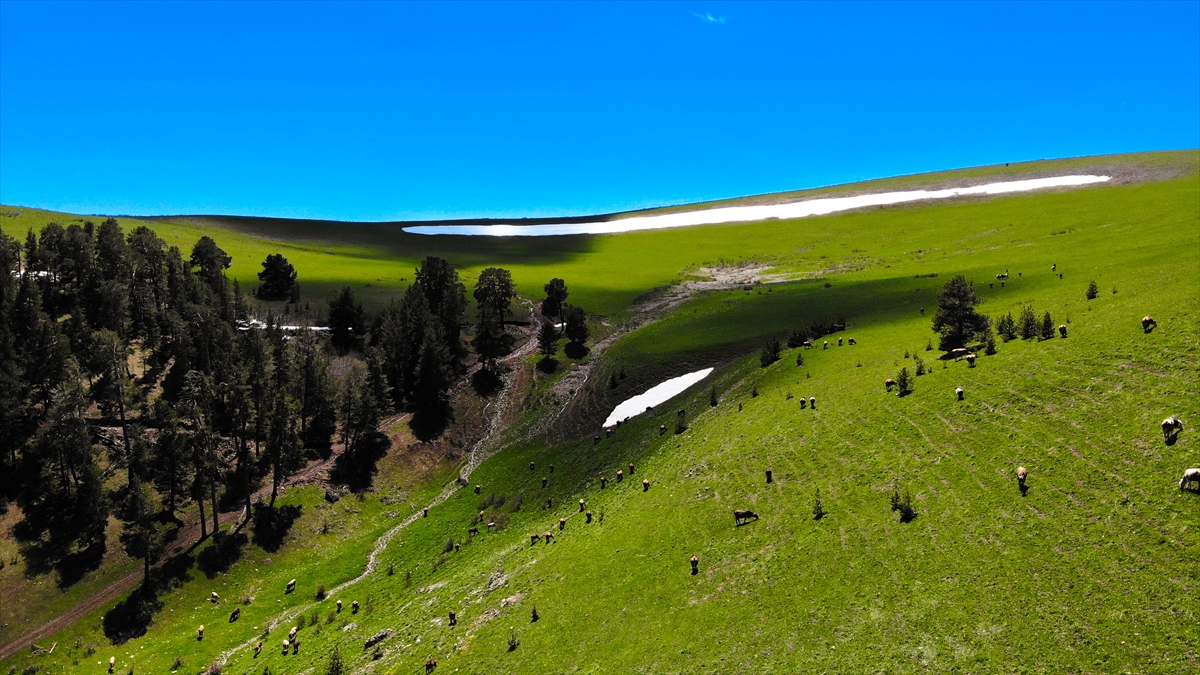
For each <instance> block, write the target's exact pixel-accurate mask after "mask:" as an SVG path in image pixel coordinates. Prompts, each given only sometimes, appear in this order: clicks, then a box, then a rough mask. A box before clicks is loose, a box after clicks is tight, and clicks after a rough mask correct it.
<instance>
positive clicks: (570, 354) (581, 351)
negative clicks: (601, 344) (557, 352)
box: [563, 342, 592, 361]
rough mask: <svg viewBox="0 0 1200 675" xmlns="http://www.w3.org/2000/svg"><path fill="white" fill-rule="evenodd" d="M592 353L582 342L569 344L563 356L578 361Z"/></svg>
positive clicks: (564, 349)
mask: <svg viewBox="0 0 1200 675" xmlns="http://www.w3.org/2000/svg"><path fill="white" fill-rule="evenodd" d="M591 351H592V350H590V349H588V347H587V345H585V344H583V343H582V342H568V343H567V346H566V347H564V348H563V354H565V355H566V356H567V358H569V359H575V360H576V361H578V360H579V359H582V358H583V357H585V356H587V355H588V354H590V353H591Z"/></svg>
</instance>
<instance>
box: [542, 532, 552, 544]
mask: <svg viewBox="0 0 1200 675" xmlns="http://www.w3.org/2000/svg"><path fill="white" fill-rule="evenodd" d="M542 538H543V539H545V540H546V543H547V544H549V543H551V542H553V541H554V533H553V532H546V533H545V534H543V535H542Z"/></svg>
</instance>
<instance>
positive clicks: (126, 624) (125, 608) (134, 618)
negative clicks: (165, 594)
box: [101, 586, 162, 645]
mask: <svg viewBox="0 0 1200 675" xmlns="http://www.w3.org/2000/svg"><path fill="white" fill-rule="evenodd" d="M161 609H162V603H161V602H159V600H158V596H157V595H156V594H155V593H154V590H153V589H148V588H146V587H145V586H139V587H138V588H137V589H136V590H134V591H133V593H130V594H129V597H128V598H125V599H124V600H122V601H121V602H118V603H117V605H116V607H113V608H112V609H110V610H108V611H107V612H105V614H104V618H103V620H102V621H101V624H102V625H103V628H104V637H106V638H108V639H109V640H110V641H111V642H112V643H113V644H114V645H119V644H122V643H124V642H127V641H129V640H132V639H133V638H136V637H141V636H143V635H145V634H146V629H147V628H148V627H149V626H150V621H151V620H153V619H154V615H155V614H156V613H157V612H158V611H159V610H161Z"/></svg>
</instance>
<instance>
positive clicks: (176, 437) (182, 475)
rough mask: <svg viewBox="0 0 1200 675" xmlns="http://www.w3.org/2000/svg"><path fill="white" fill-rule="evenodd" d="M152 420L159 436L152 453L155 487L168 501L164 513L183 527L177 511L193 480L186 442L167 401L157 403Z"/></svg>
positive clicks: (172, 409) (161, 400)
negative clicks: (176, 513)
mask: <svg viewBox="0 0 1200 675" xmlns="http://www.w3.org/2000/svg"><path fill="white" fill-rule="evenodd" d="M153 420H154V424H155V425H156V426H157V427H158V436H157V438H156V439H155V442H154V452H153V453H151V457H152V460H151V466H150V469H151V478H152V480H153V482H154V487H155V488H157V490H158V492H159V494H161V495H162V496H163V498H164V499H165V502H164V503H163V514H164V515H165V516H166V517H167V519H168V520H171V521H172V522H174V523H176V524H178V525H182V524H183V521H182V520H180V519H179V518H178V516H176V515H175V512H176V511H177V510H178V509H179V507H180V506H181V505H182V503H183V502H184V501H185V500H186V499H187V490H188V484H189V481H190V480H191V471H190V462H189V457H188V452H187V450H188V447H187V441H186V439H185V438H184V437H183V436H182V435H181V434H180V431H179V418H178V416H177V415H176V413H175V409H174V407H172V406H171V405H170V404H169V403H167V401H166V399H163V398H159V399H156V400H155V401H154V407H153Z"/></svg>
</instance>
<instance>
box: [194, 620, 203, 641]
mask: <svg viewBox="0 0 1200 675" xmlns="http://www.w3.org/2000/svg"><path fill="white" fill-rule="evenodd" d="M203 639H204V624H200V627H199V628H197V629H196V640H197V641H199V640H203Z"/></svg>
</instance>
